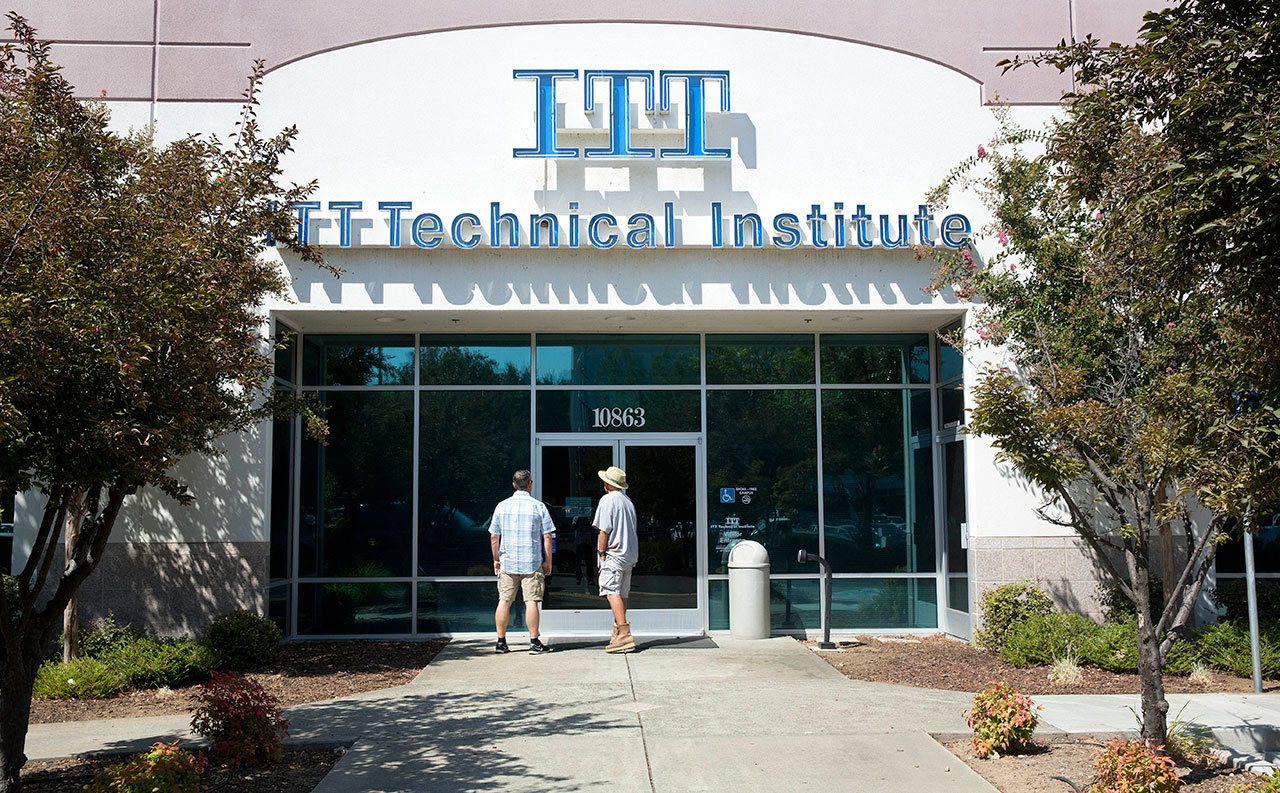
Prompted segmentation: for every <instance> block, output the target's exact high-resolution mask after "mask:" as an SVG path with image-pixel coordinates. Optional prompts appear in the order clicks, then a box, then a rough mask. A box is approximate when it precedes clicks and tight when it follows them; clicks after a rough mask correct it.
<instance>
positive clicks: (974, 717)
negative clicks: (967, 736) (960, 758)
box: [965, 683, 1040, 757]
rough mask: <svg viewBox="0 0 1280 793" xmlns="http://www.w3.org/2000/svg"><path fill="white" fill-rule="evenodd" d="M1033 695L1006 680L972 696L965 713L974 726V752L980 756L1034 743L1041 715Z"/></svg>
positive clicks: (970, 725)
mask: <svg viewBox="0 0 1280 793" xmlns="http://www.w3.org/2000/svg"><path fill="white" fill-rule="evenodd" d="M1037 710H1039V708H1038V707H1037V706H1036V705H1035V703H1033V702H1032V701H1031V698H1030V697H1028V696H1026V695H1025V694H1021V693H1019V692H1018V691H1017V689H1015V688H1013V687H1012V686H1010V685H1008V684H1007V683H992V684H991V685H989V686H987V688H986V690H985V691H982V692H981V693H979V694H978V695H977V696H975V697H974V698H973V707H971V708H970V709H969V712H968V713H967V714H965V721H966V722H968V724H969V729H971V730H973V752H974V754H976V755H978V757H990V756H991V755H993V754H994V755H1002V754H1009V753H1010V752H1018V751H1020V750H1022V749H1024V748H1025V747H1026V746H1027V745H1029V744H1030V743H1031V736H1032V735H1033V734H1034V733H1035V731H1036V724H1037V723H1039V721H1040V717H1039V716H1038V715H1036V711H1037Z"/></svg>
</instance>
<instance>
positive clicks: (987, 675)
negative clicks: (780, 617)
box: [806, 636, 1280, 695]
mask: <svg viewBox="0 0 1280 793" xmlns="http://www.w3.org/2000/svg"><path fill="white" fill-rule="evenodd" d="M806 644H808V645H809V646H812V645H813V642H806ZM838 644H839V645H840V646H841V649H840V650H839V651H836V652H819V653H818V656H819V657H821V658H822V659H823V660H825V661H826V662H827V663H829V664H831V665H832V666H834V667H835V668H836V669H838V670H840V672H842V673H843V674H844V676H845V677H848V678H851V679H853V680H869V681H872V682H876V683H894V684H896V685H902V686H918V687H920V688H942V689H947V690H949V691H972V692H976V691H979V690H981V689H982V688H985V687H986V685H987V684H988V683H991V682H992V681H996V680H1000V681H1003V682H1005V683H1008V684H1009V685H1011V686H1013V687H1014V688H1016V689H1018V690H1019V691H1021V692H1022V693H1024V694H1031V695H1036V694H1137V693H1138V692H1139V681H1138V675H1137V673H1116V672H1106V671H1103V670H1101V669H1095V668H1093V667H1089V666H1084V667H1081V669H1080V671H1081V673H1082V675H1083V678H1084V680H1083V682H1082V683H1080V684H1079V685H1074V686H1072V685H1062V684H1059V683H1051V682H1049V667H1047V666H1032V667H1027V668H1019V667H1016V666H1011V665H1009V664H1007V663H1005V662H1004V660H1002V659H1001V658H1000V656H998V655H996V654H995V653H993V652H989V651H987V650H983V649H981V648H978V647H974V646H973V645H971V644H968V643H966V642H962V641H958V640H956V639H951V638H948V637H946V636H925V637H907V636H903V637H897V636H895V637H880V638H869V637H868V638H859V639H858V640H857V641H850V642H838ZM1164 681H1165V689H1166V690H1167V691H1169V692H1171V693H1204V692H1236V691H1239V692H1250V693H1251V692H1252V691H1253V681H1252V680H1250V679H1249V678H1244V677H1235V676H1233V675H1227V674H1223V673H1221V672H1213V673H1211V680H1210V681H1209V682H1208V683H1207V684H1200V683H1196V682H1193V681H1191V680H1190V679H1189V678H1187V677H1185V676H1175V675H1165V678H1164ZM1263 690H1264V691H1277V690H1280V681H1274V680H1270V681H1264V683H1263Z"/></svg>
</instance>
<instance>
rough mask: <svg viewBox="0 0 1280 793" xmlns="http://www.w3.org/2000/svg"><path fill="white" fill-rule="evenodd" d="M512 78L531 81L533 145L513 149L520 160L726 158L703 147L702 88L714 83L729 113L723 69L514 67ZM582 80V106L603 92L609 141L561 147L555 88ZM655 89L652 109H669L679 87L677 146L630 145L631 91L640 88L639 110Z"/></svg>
mask: <svg viewBox="0 0 1280 793" xmlns="http://www.w3.org/2000/svg"><path fill="white" fill-rule="evenodd" d="M513 76H514V77H515V78H516V79H518V80H532V81H533V82H534V87H535V92H536V93H535V96H536V100H535V101H536V104H535V106H534V107H535V111H536V115H535V117H536V122H535V128H534V134H535V137H536V144H535V145H534V146H533V147H532V148H526V149H513V150H512V152H511V153H512V154H513V155H514V156H515V157H517V158H521V159H526V158H537V159H573V158H576V157H585V158H587V159H606V158H608V159H619V158H624V159H654V158H657V157H661V158H664V159H684V160H690V159H727V158H728V157H729V150H728V149H717V148H712V147H709V146H707V91H708V89H711V88H718V89H719V93H720V112H721V113H727V112H729V72H728V71H682V70H671V71H667V70H663V71H659V72H656V73H655V72H653V71H644V70H636V69H618V70H611V69H586V70H584V71H582V72H581V73H580V72H579V71H578V70H577V69H516V70H515V71H514V72H513ZM579 80H581V84H582V106H583V109H584V110H585V111H586V112H587V113H593V112H595V107H596V101H597V99H599V98H601V97H603V96H604V95H605V94H608V97H609V99H608V102H609V145H608V146H600V147H594V148H593V147H584V148H581V149H579V148H577V147H571V146H563V145H561V144H560V143H559V142H558V141H557V140H556V133H557V132H558V131H559V130H558V128H557V125H556V96H557V94H556V91H557V90H559V86H560V85H561V84H562V83H568V82H577V81H579ZM655 88H656V89H657V93H658V102H657V105H656V111H657V112H659V113H668V112H670V111H671V93H672V90H673V89H674V90H676V91H680V90H683V92H684V97H683V99H684V132H685V135H684V145H683V146H680V147H646V146H636V145H634V144H633V143H632V141H631V132H632V129H631V92H632V90H633V89H635V90H643V91H644V105H643V107H644V110H645V112H646V113H653V112H655V105H654V101H653V100H654V90H655Z"/></svg>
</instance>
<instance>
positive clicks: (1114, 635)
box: [1080, 620, 1138, 672]
mask: <svg viewBox="0 0 1280 793" xmlns="http://www.w3.org/2000/svg"><path fill="white" fill-rule="evenodd" d="M1080 650H1081V653H1080V654H1081V657H1082V658H1083V660H1084V662H1085V663H1087V664H1088V665H1089V666H1095V667H1097V668H1099V669H1105V670H1107V671H1108V672H1133V671H1136V670H1137V669H1138V623H1137V622H1136V621H1135V620H1129V621H1127V622H1109V623H1107V624H1106V625H1099V626H1096V627H1095V628H1094V629H1093V632H1092V634H1091V635H1090V636H1089V639H1088V641H1086V642H1085V643H1084V646H1083V647H1081V648H1080Z"/></svg>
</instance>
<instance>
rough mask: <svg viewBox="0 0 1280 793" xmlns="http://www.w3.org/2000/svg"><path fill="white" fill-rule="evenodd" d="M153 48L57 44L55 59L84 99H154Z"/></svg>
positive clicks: (54, 53) (53, 54)
mask: <svg viewBox="0 0 1280 793" xmlns="http://www.w3.org/2000/svg"><path fill="white" fill-rule="evenodd" d="M151 52H152V50H151V47H142V46H124V45H119V44H55V45H53V51H52V53H51V54H52V56H53V60H54V62H55V63H58V64H61V65H62V70H63V74H64V75H66V78H67V79H68V80H70V81H71V84H72V85H74V86H75V87H76V90H77V91H78V93H79V94H80V95H81V96H87V97H94V98H96V97H98V96H100V95H101V93H102V91H103V90H104V89H105V90H106V92H107V98H108V99H150V98H151Z"/></svg>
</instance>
